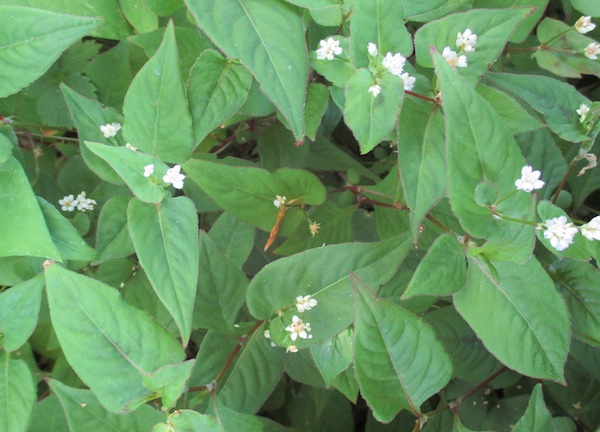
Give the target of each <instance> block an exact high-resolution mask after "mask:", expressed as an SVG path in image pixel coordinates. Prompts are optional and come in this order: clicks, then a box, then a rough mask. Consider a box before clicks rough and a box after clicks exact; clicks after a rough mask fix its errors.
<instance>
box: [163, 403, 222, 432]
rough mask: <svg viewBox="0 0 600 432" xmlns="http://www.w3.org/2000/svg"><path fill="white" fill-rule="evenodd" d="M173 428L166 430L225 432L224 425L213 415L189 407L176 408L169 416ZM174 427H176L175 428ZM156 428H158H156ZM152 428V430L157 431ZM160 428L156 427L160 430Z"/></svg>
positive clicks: (175, 431) (177, 431) (168, 419)
mask: <svg viewBox="0 0 600 432" xmlns="http://www.w3.org/2000/svg"><path fill="white" fill-rule="evenodd" d="M167 422H168V424H169V426H170V427H171V429H165V431H172V432H196V431H205V432H223V431H224V429H223V426H222V425H221V424H219V422H218V421H217V420H216V419H215V418H214V417H212V416H209V415H206V414H200V413H199V412H198V411H192V410H188V409H183V410H176V411H174V412H173V413H172V414H170V415H169V417H168V418H167ZM173 428H174V429H173ZM155 429H156V428H155ZM155 429H152V432H155ZM159 431H160V429H156V432H159Z"/></svg>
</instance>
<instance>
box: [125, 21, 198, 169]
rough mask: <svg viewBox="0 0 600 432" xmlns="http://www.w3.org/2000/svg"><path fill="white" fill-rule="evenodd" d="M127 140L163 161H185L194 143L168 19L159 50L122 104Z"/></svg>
mask: <svg viewBox="0 0 600 432" xmlns="http://www.w3.org/2000/svg"><path fill="white" fill-rule="evenodd" d="M123 114H124V116H125V125H124V126H123V135H124V137H125V139H126V140H127V142H129V143H131V144H132V145H133V146H135V147H137V148H139V149H140V151H143V152H146V153H150V154H153V155H155V156H158V157H160V158H161V159H162V160H164V161H165V162H174V163H182V162H185V161H186V160H187V159H188V158H189V156H190V153H191V151H192V148H193V146H194V142H193V137H192V117H191V115H190V112H189V109H188V104H187V100H186V97H185V93H184V88H183V81H182V79H181V72H180V70H179V58H178V56H177V46H176V45H175V30H174V28H173V24H172V23H170V24H169V25H168V26H167V29H166V30H165V36H164V39H163V42H162V44H161V45H160V47H159V48H158V51H156V53H155V54H154V56H152V58H151V59H150V60H148V62H147V63H146V64H145V65H144V66H143V67H142V69H141V70H140V71H139V72H138V74H137V75H136V76H135V78H134V79H133V81H132V83H131V85H130V86H129V90H128V91H127V95H126V96H125V103H124V104H123Z"/></svg>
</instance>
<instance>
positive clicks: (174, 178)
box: [144, 165, 185, 189]
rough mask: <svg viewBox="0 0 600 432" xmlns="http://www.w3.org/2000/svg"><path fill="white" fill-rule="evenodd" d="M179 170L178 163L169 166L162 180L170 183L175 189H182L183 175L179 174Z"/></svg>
mask: <svg viewBox="0 0 600 432" xmlns="http://www.w3.org/2000/svg"><path fill="white" fill-rule="evenodd" d="M144 170H145V168H144ZM180 171H181V167H180V166H179V165H175V166H174V167H173V168H169V169H168V170H167V173H166V174H165V175H164V177H163V181H164V182H165V183H171V184H172V185H173V187H174V188H175V189H183V179H184V178H185V176H184V175H183V174H180Z"/></svg>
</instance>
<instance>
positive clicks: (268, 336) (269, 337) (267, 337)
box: [263, 330, 271, 339]
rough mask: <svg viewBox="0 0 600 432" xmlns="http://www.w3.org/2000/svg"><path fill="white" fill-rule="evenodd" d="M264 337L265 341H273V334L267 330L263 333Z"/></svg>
mask: <svg viewBox="0 0 600 432" xmlns="http://www.w3.org/2000/svg"><path fill="white" fill-rule="evenodd" d="M263 336H264V337H265V339H271V332H270V331H269V330H265V331H264V332H263Z"/></svg>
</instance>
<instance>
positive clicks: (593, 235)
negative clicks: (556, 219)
mask: <svg viewBox="0 0 600 432" xmlns="http://www.w3.org/2000/svg"><path fill="white" fill-rule="evenodd" d="M579 229H580V230H581V234H583V235H584V236H585V238H587V239H588V240H600V216H596V217H595V218H594V219H592V220H591V221H589V222H588V223H586V224H584V225H581V226H580V227H579Z"/></svg>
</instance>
